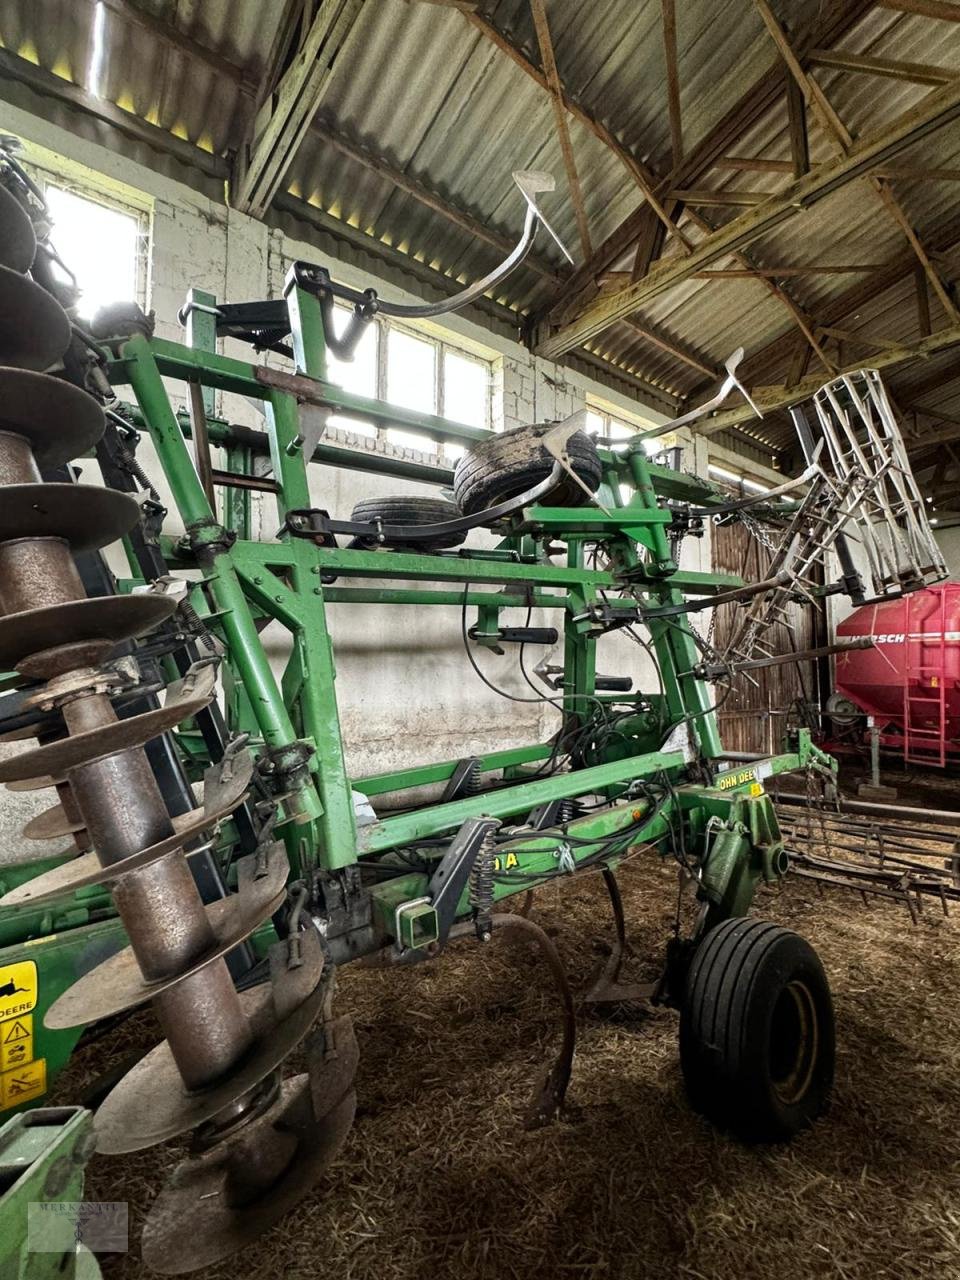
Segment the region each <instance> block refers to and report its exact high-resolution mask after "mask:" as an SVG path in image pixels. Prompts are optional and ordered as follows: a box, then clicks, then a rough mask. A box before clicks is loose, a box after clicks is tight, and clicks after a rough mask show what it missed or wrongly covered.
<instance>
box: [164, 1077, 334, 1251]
mask: <svg viewBox="0 0 960 1280" xmlns="http://www.w3.org/2000/svg"><path fill="white" fill-rule="evenodd" d="M356 1105H357V1099H356V1094H355V1093H354V1091H353V1090H352V1089H351V1090H350V1091H349V1092H348V1093H347V1094H346V1095H345V1096H344V1097H343V1098H342V1099H341V1100H340V1102H339V1103H338V1104H337V1106H336V1108H335V1109H334V1110H333V1111H331V1112H329V1113H328V1114H327V1115H326V1116H324V1117H323V1118H322V1119H321V1120H317V1119H316V1118H315V1117H314V1116H313V1113H312V1109H311V1105H310V1088H309V1079H308V1077H307V1076H305V1075H303V1076H294V1077H293V1079H292V1080H285V1081H284V1083H283V1086H282V1089H281V1093H280V1097H279V1098H278V1099H277V1101H276V1102H275V1103H274V1104H273V1106H272V1107H271V1108H270V1109H269V1110H268V1111H266V1112H265V1113H264V1115H263V1116H261V1117H260V1118H259V1119H257V1120H253V1121H251V1123H250V1124H249V1125H247V1126H246V1127H245V1128H243V1129H241V1130H240V1131H239V1132H238V1133H237V1134H236V1136H235V1137H233V1138H232V1139H230V1140H228V1141H226V1142H222V1143H220V1144H219V1145H218V1146H216V1147H213V1148H212V1149H211V1150H210V1151H207V1152H205V1153H204V1154H203V1155H200V1156H194V1157H193V1158H192V1159H189V1160H185V1161H184V1162H183V1163H182V1164H180V1165H178V1166H177V1168H176V1169H175V1170H174V1172H173V1174H172V1176H171V1178H170V1181H169V1182H168V1184H167V1186H166V1187H165V1188H164V1190H163V1191H161V1193H160V1195H159V1196H158V1197H157V1199H156V1201H155V1202H154V1204H153V1207H152V1208H151V1210H150V1213H149V1214H148V1216H147V1221H146V1223H145V1224H144V1229H143V1238H142V1249H143V1261H144V1263H145V1264H146V1265H147V1267H149V1268H150V1270H152V1271H156V1272H159V1273H160V1274H161V1275H183V1274H184V1273H186V1272H188V1271H195V1270H197V1268H199V1267H205V1266H209V1265H210V1264H211V1263H214V1262H217V1261H219V1260H220V1259H221V1258H226V1257H229V1256H230V1254H232V1253H236V1252H237V1250H238V1249H243V1248H244V1247H245V1246H247V1245H250V1244H252V1243H253V1242H254V1241H255V1240H257V1239H258V1238H259V1237H260V1236H262V1235H263V1233H264V1232H265V1231H267V1230H268V1229H269V1228H270V1227H272V1226H273V1224H274V1223H275V1222H278V1221H279V1220H280V1219H281V1218H282V1217H283V1216H284V1214H285V1213H288V1212H289V1210H290V1209H292V1208H293V1207H294V1205H296V1204H297V1203H298V1202H299V1201H300V1200H302V1199H303V1197H304V1196H305V1195H307V1194H308V1193H309V1191H310V1189H311V1188H312V1187H313V1186H314V1185H315V1184H316V1183H317V1182H318V1181H319V1179H320V1178H321V1177H322V1176H323V1174H324V1173H326V1171H327V1169H328V1168H329V1167H330V1165H331V1164H332V1163H333V1161H334V1160H335V1159H336V1158H337V1156H338V1155H339V1153H340V1151H341V1149H342V1147H343V1145H344V1143H345V1142H346V1140H347V1137H348V1135H349V1133H350V1128H351V1126H352V1124H353V1118H354V1114H355V1112H356Z"/></svg>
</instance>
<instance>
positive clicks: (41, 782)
mask: <svg viewBox="0 0 960 1280" xmlns="http://www.w3.org/2000/svg"><path fill="white" fill-rule="evenodd" d="M61 782H66V778H64V777H59V778H48V777H42V778H20V779H18V780H17V781H16V782H8V783H7V790H8V791H45V790H46V788H47V787H55V786H57V785H58V784H59V783H61Z"/></svg>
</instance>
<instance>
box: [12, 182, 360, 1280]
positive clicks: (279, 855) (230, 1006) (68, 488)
mask: <svg viewBox="0 0 960 1280" xmlns="http://www.w3.org/2000/svg"><path fill="white" fill-rule="evenodd" d="M33 236H34V232H33V227H32V224H31V222H30V219H29V217H28V216H27V214H26V212H25V211H24V209H23V208H22V207H21V206H20V204H19V202H18V201H17V200H16V199H13V198H7V197H6V196H4V198H3V199H2V200H0V668H3V669H6V670H9V669H10V668H14V669H15V670H16V671H17V672H19V674H20V675H21V676H22V677H23V678H24V680H25V681H28V680H29V681H36V682H42V683H40V684H39V685H38V687H36V688H34V689H31V690H30V691H29V697H28V705H32V706H35V707H39V708H40V709H41V710H42V711H43V712H44V713H46V719H45V720H44V721H43V723H42V725H41V726H40V727H39V728H38V729H36V732H37V733H39V734H42V735H43V740H42V742H41V745H38V746H36V747H33V748H31V749H29V750H26V751H24V752H22V753H20V754H19V755H15V756H13V757H11V758H9V759H5V760H3V761H2V762H0V781H3V782H7V783H9V784H13V785H15V786H18V787H20V788H26V787H30V786H35V787H44V786H56V787H57V790H58V793H59V797H60V803H59V804H58V805H55V806H54V807H53V808H52V809H49V810H47V812H46V813H44V814H42V815H40V817H39V818H38V819H35V820H34V821H33V822H32V823H31V824H30V828H31V829H30V830H29V834H30V835H31V836H32V837H34V838H51V837H54V836H57V835H62V834H69V833H72V832H76V833H81V839H80V840H79V841H78V848H81V849H84V848H85V849H89V850H91V851H90V852H87V853H84V854H83V855H82V856H80V857H79V858H77V859H76V860H74V861H73V862H68V863H66V864H64V865H63V866H61V867H58V868H57V869H56V870H55V871H53V872H51V873H49V874H48V875H45V876H41V877H38V878H37V879H34V880H32V881H30V882H28V883H27V884H26V885H24V886H22V888H21V889H19V890H14V891H13V892H12V893H11V894H9V895H7V897H6V898H5V899H4V903H5V904H11V905H12V904H16V903H30V902H36V901H39V900H41V899H45V898H48V897H53V896H56V895H58V894H63V893H65V892H66V893H69V892H71V891H72V890H74V889H76V888H79V887H81V886H83V885H91V884H99V883H109V884H110V886H111V890H112V894H113V901H114V905H115V907H116V910H117V912H118V914H119V916H120V918H121V920H122V922H123V924H124V926H125V929H126V931H127V935H128V937H129V942H130V946H129V948H128V949H127V950H125V951H122V952H120V953H119V954H118V955H115V956H113V957H112V958H111V959H110V960H107V961H106V962H105V963H104V964H102V965H100V966H99V967H98V968H96V969H94V970H92V971H91V972H88V973H86V974H85V975H84V976H82V977H81V978H80V979H79V980H78V981H77V982H76V983H75V984H74V986H73V987H71V988H70V989H69V990H68V991H66V992H65V993H64V994H63V996H61V998H60V999H59V1000H58V1001H56V1002H55V1003H54V1005H52V1006H51V1008H50V1009H49V1010H48V1012H47V1016H46V1024H47V1025H48V1026H50V1027H64V1026H77V1025H83V1024H86V1023H89V1022H91V1021H94V1020H97V1019H100V1018H104V1017H108V1016H110V1015H113V1014H116V1013H120V1012H122V1011H124V1010H126V1009H129V1008H132V1007H134V1006H136V1005H138V1004H141V1003H143V1002H146V1001H148V1000H149V1001H151V1002H152V1005H153V1008H154V1010H155V1012H156V1014H157V1017H158V1019H159V1021H160V1024H161V1026H162V1028H163V1030H164V1032H165V1036H166V1039H165V1040H164V1042H163V1043H162V1045H161V1046H160V1047H159V1048H158V1049H157V1050H155V1051H154V1052H153V1053H152V1054H150V1055H148V1057H147V1058H146V1059H144V1060H143V1061H142V1062H141V1063H139V1064H138V1066H137V1067H136V1068H135V1070H134V1071H133V1072H132V1073H130V1075H129V1076H128V1077H127V1078H125V1079H124V1080H123V1081H121V1083H120V1084H119V1085H118V1086H117V1087H116V1089H115V1090H114V1092H113V1093H112V1094H111V1095H110V1097H109V1098H108V1099H107V1102H106V1103H105V1104H104V1107H103V1110H102V1113H101V1114H100V1115H98V1117H97V1121H96V1125H95V1131H96V1133H97V1137H98V1143H99V1145H100V1149H102V1150H114V1151H116V1150H130V1149H136V1148H138V1147H141V1146H148V1145H151V1144H152V1143H155V1142H161V1141H164V1140H165V1139H166V1138H169V1137H172V1136H174V1135H177V1134H181V1133H185V1132H188V1131H189V1130H191V1129H195V1130H197V1132H196V1133H195V1136H194V1141H193V1147H192V1152H193V1154H191V1156H190V1157H189V1158H188V1159H187V1160H186V1161H185V1162H184V1163H183V1164H181V1166H180V1167H179V1168H178V1169H177V1170H176V1171H175V1172H174V1174H173V1177H172V1179H171V1182H170V1185H169V1188H168V1190H167V1191H165V1192H163V1193H162V1194H161V1197H160V1201H159V1208H158V1211H157V1212H156V1213H155V1214H152V1215H151V1216H150V1218H149V1219H148V1221H147V1224H146V1228H145V1231H144V1237H143V1246H144V1260H145V1261H146V1262H147V1264H148V1265H149V1266H151V1267H153V1268H154V1269H155V1270H159V1271H161V1272H167V1273H174V1272H183V1271H189V1270H192V1269H193V1268H194V1267H196V1266H199V1265H202V1264H204V1263H207V1262H211V1261H215V1260H216V1259H217V1258H219V1257H221V1256H223V1255H225V1254H228V1253H230V1252H232V1251H233V1250H234V1249H236V1248H238V1247H240V1246H241V1245H242V1244H243V1243H244V1242H246V1241H247V1240H249V1239H251V1238H252V1234H256V1233H257V1232H259V1231H260V1230H262V1229H264V1228H265V1227H266V1226H268V1225H269V1224H270V1223H271V1222H273V1221H274V1220H275V1219H276V1218H277V1217H279V1216H280V1215H281V1214H282V1213H284V1212H285V1211H286V1210H287V1209H288V1208H289V1207H290V1205H291V1204H292V1203H293V1202H294V1201H295V1200H296V1199H298V1198H299V1197H300V1196H302V1195H303V1194H304V1192H306V1191H307V1190H308V1189H309V1188H310V1186H311V1185H312V1183H313V1182H314V1181H315V1179H316V1178H317V1177H318V1176H319V1175H320V1173H321V1172H322V1171H323V1168H325V1166H326V1163H327V1162H328V1161H329V1159H331V1158H332V1156H333V1155H335V1154H336V1151H337V1150H338V1149H339V1147H340V1145H341V1143H342V1142H343V1140H344V1137H345V1136H346V1131H347V1129H348V1128H349V1124H350V1121H351V1120H352V1116H353V1108H354V1095H353V1084H352V1082H353V1071H352V1069H349V1070H348V1068H350V1064H351V1062H352V1060H353V1059H352V1058H351V1055H350V1054H346V1055H345V1056H343V1060H342V1061H341V1062H340V1065H339V1067H338V1069H337V1070H335V1071H333V1072H324V1070H323V1069H322V1068H323V1067H324V1065H325V1063H324V1060H323V1055H318V1054H317V1053H314V1054H313V1056H312V1058H311V1069H310V1071H309V1072H307V1073H304V1074H301V1075H297V1076H294V1077H293V1078H291V1079H288V1080H286V1081H283V1080H282V1078H281V1063H282V1060H283V1058H284V1057H285V1055H286V1054H287V1053H288V1052H289V1051H290V1050H291V1049H292V1048H294V1047H295V1045H296V1044H297V1043H298V1042H299V1041H300V1040H301V1039H302V1038H303V1036H304V1035H305V1034H306V1033H307V1031H308V1030H309V1028H310V1026H311V1024H312V1022H313V1021H314V1019H315V1017H316V1015H317V1013H318V1012H319V1011H320V1009H321V1007H322V1004H323V998H324V995H325V992H326V984H325V983H324V982H323V980H322V971H323V953H322V950H321V947H320V943H319V938H318V936H317V935H316V934H315V933H312V932H311V933H309V934H304V935H302V936H301V935H298V936H296V937H292V938H290V939H289V940H288V941H284V942H280V943H279V944H277V945H276V946H275V947H274V948H273V950H272V952H271V956H270V964H271V981H270V984H269V985H268V986H266V987H260V988H255V989H254V991H252V992H247V993H245V994H243V995H241V994H240V993H239V992H238V991H237V989H236V987H235V986H234V982H233V980H232V978H231V975H230V972H229V970H228V968H227V963H226V960H225V956H226V954H227V953H228V952H229V951H230V950H231V949H232V948H234V947H235V946H236V945H237V944H238V943H240V942H241V941H243V939H245V938H246V937H248V936H249V935H250V934H251V933H252V932H253V930H255V929H256V928H257V927H258V926H259V925H260V924H262V923H263V922H264V921H265V920H267V919H269V917H270V916H271V915H273V914H274V913H275V912H277V911H278V909H279V908H280V907H281V906H282V904H283V902H284V900H285V897H286V879H287V873H288V864H287V858H286V853H285V851H284V848H283V845H282V844H269V843H267V842H265V843H263V844H261V846H260V847H259V848H258V849H257V851H256V852H255V853H253V854H251V855H250V856H248V857H247V858H245V859H243V860H242V861H241V862H240V864H239V866H238V889H237V892H236V893H233V894H230V895H228V896H227V897H226V898H224V899H222V900H221V901H218V902H214V903H212V904H209V905H204V903H203V901H202V899H201V895H200V892H199V890H198V888H197V884H196V883H195V880H194V877H193V875H192V874H191V870H190V866H189V863H188V857H189V855H190V854H191V853H196V852H197V851H198V850H197V848H196V845H197V841H198V839H199V838H200V837H201V836H202V834H203V833H204V831H206V830H208V829H209V828H211V827H212V826H214V825H215V824H216V823H218V822H219V821H221V820H222V819H223V818H224V817H226V816H227V815H228V814H229V813H230V812H232V810H233V809H234V808H236V806H237V805H238V804H239V803H240V801H241V800H242V799H243V797H244V795H245V794H246V791H247V789H248V785H249V783H250V780H251V773H252V760H251V758H250V757H249V755H246V754H240V755H237V754H236V753H234V754H230V755H228V757H227V758H226V759H225V760H224V761H223V762H221V765H220V766H219V767H215V768H213V769H211V771H210V772H209V773H208V777H207V787H206V789H205V795H204V803H203V805H202V807H200V808H197V809H195V810H194V811H192V812H190V813H188V814H186V815H182V816H181V817H179V818H176V819H174V818H171V816H170V814H169V813H168V811H167V807H166V804H165V803H164V800H163V797H162V794H161V791H160V788H159V785H158V783H157V780H156V778H155V776H154V774H153V771H152V769H151V767H150V764H149V761H148V758H147V755H146V752H145V750H144V747H145V745H146V744H147V743H148V742H149V741H150V740H151V739H153V738H155V737H157V736H158V735H160V734H162V733H165V732H167V731H168V730H170V729H172V728H173V727H175V726H176V725H178V724H180V723H181V722H182V721H184V720H186V719H188V718H190V717H191V716H192V715H194V714H195V713H196V712H198V711H199V710H201V709H202V708H204V707H206V706H207V705H208V704H209V703H210V702H211V700H212V699H213V697H214V694H215V681H216V672H215V669H214V667H213V666H212V665H209V664H207V665H203V664H201V665H198V666H197V667H194V668H192V669H191V670H190V671H189V672H188V673H187V675H186V676H185V677H184V678H183V679H182V680H180V681H179V682H178V683H177V685H176V686H172V687H171V689H170V690H169V691H168V696H167V700H166V703H165V704H164V705H163V706H162V707H159V708H156V709H153V710H148V711H145V712H142V713H140V714H137V715H130V716H127V717H125V718H122V719H121V718H119V717H118V715H117V711H116V709H115V706H114V700H115V698H116V697H117V695H118V694H120V693H124V692H125V691H126V690H128V689H129V680H127V682H126V684H125V683H124V679H123V678H120V677H118V672H117V670H116V669H114V668H112V667H111V666H110V665H109V663H108V660H109V658H110V656H111V654H112V652H113V650H114V648H115V646H116V645H117V643H118V642H120V641H124V640H129V639H132V638H134V637H136V636H139V635H141V634H144V633H145V632H147V631H150V630H151V629H152V628H154V627H155V626H157V625H158V624H159V623H161V622H162V621H163V620H164V619H165V618H166V617H167V616H168V615H169V614H170V613H171V612H172V611H173V609H174V607H175V602H174V601H172V600H171V599H169V598H168V597H166V596H163V595H154V594H152V593H149V592H146V593H142V594H135V595H130V596H104V597H95V598H88V597H87V595H86V592H85V590H84V586H83V583H82V581H81V578H80V575H79V573H78V570H77V567H76V564H75V562H74V558H73V556H74V553H75V552H78V551H89V550H96V549H99V548H101V547H104V546H106V545H107V544H109V543H110V542H112V541H114V540H115V539H116V538H118V537H121V536H123V535H124V534H126V533H128V532H129V531H130V530H131V529H132V528H133V527H134V526H135V525H136V524H137V522H138V520H139V518H140V509H139V506H138V504H137V502H136V501H135V500H134V499H133V498H131V497H130V496H128V495H126V494H122V493H119V492H116V491H114V490H112V489H108V488H103V487H101V486H99V485H81V484H69V483H68V484H63V483H57V484H52V483H47V482H45V481H44V480H43V478H42V475H41V468H53V467H58V466H61V465H62V464H63V463H65V462H67V461H69V460H70V459H71V458H73V457H75V456H76V454H77V453H80V452H84V451H86V450H88V449H89V448H91V447H92V446H93V445H94V444H96V442H97V440H98V439H99V437H100V435H101V434H102V432H103V430H104V425H105V424H104V416H103V412H102V410H101V408H100V406H99V405H98V404H97V402H96V401H95V400H94V399H93V398H92V397H90V396H88V395H87V394H86V393H85V392H83V391H81V390H79V389H78V388H76V387H75V386H72V385H71V384H69V383H67V382H65V381H63V380H62V379H61V378H59V377H57V376H53V375H50V374H48V373H45V372H42V371H43V370H45V369H48V368H50V367H51V366H52V365H58V364H59V363H60V362H61V360H62V358H63V356H64V354H65V352H66V350H67V347H68V345H69V344H70V341H71V336H72V335H71V324H70V320H69V317H68V316H67V313H66V312H65V311H64V310H63V308H62V307H61V306H60V304H59V303H58V302H57V301H56V299H55V298H54V297H53V296H52V295H51V294H50V293H48V292H47V291H46V290H44V289H43V288H41V287H40V286H39V285H38V284H37V283H36V282H35V281H34V280H33V279H32V278H31V277H30V276H29V275H28V274H26V272H27V269H28V268H29V266H30V264H31V262H32V254H29V253H28V249H29V247H30V245H31V244H33ZM28 259H29V260H28ZM104 664H107V665H104ZM51 726H52V728H51ZM10 736H11V737H15V738H18V737H21V736H23V734H22V731H19V730H18V731H17V732H16V733H15V734H14V735H10ZM185 846H188V847H186V848H185ZM329 1030H330V1029H329V1027H328V1028H325V1031H326V1033H327V1034H329ZM321 1043H325V1041H321ZM353 1056H354V1057H355V1055H353ZM353 1065H354V1066H355V1063H354V1064H353ZM118 1117H119V1118H120V1121H121V1130H122V1136H121V1137H118V1130H117V1118H118ZM131 1142H132V1143H133V1146H131ZM254 1228H255V1229H254Z"/></svg>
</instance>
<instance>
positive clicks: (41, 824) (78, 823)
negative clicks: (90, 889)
mask: <svg viewBox="0 0 960 1280" xmlns="http://www.w3.org/2000/svg"><path fill="white" fill-rule="evenodd" d="M83 828H84V822H83V819H82V818H77V819H76V820H75V821H74V820H73V819H72V818H69V817H68V816H67V811H66V809H64V807H63V805H62V804H55V805H54V806H53V808H52V809H44V811H43V813H38V814H37V816H36V817H35V818H31V819H30V821H29V822H28V823H27V825H26V826H25V827H24V828H23V834H24V835H25V836H26V838H27V839H28V840H59V839H60V837H61V836H70V835H73V833H74V831H82V830H83ZM58 870H59V868H58Z"/></svg>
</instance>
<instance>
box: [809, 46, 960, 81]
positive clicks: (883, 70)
mask: <svg viewBox="0 0 960 1280" xmlns="http://www.w3.org/2000/svg"><path fill="white" fill-rule="evenodd" d="M807 61H808V62H809V63H810V65H811V66H813V67H832V68H836V69H837V70H838V71H859V72H863V73H864V74H865V75H873V76H888V77H889V78H890V79H892V80H907V81H909V82H910V83H912V84H930V85H938V84H949V83H950V81H951V80H954V79H956V75H957V73H956V72H955V71H952V70H951V69H950V68H949V67H935V66H932V65H931V64H930V63H928V62H899V61H895V60H894V59H891V58H876V57H873V56H868V55H867V54H862V53H847V52H846V51H845V50H843V49H812V50H811V51H810V53H809V54H808V55H807Z"/></svg>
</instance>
